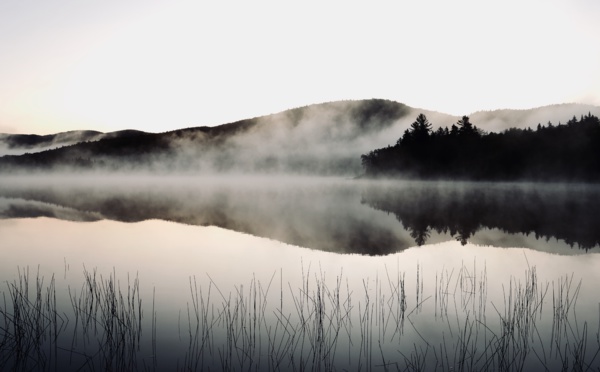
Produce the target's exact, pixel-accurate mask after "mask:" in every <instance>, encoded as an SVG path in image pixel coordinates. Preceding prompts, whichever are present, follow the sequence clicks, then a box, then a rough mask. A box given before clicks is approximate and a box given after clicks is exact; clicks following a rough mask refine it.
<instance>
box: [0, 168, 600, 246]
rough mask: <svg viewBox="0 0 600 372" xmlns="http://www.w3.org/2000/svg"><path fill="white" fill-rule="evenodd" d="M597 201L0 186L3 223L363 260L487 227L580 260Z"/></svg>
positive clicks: (480, 186)
mask: <svg viewBox="0 0 600 372" xmlns="http://www.w3.org/2000/svg"><path fill="white" fill-rule="evenodd" d="M599 196H600V188H598V187H596V186H589V185H587V186H583V185H550V184H486V183H451V182H371V181H352V180H318V179H285V180H278V181H277V182H273V181H272V180H264V179H252V178H241V179H203V178H193V177H188V178H179V179H168V180H160V179H157V178H152V177H149V178H147V179H139V178H135V179H133V178H123V179H118V180H117V179H96V180H90V179H86V180H81V179H74V180H71V181H69V180H66V181H65V180H64V179H61V180H60V181H59V180H39V179H29V180H27V182H26V181H23V180H19V179H13V180H9V181H7V180H2V181H1V182H0V217H1V218H4V219H8V218H34V217H50V218H57V219H63V220H71V221H96V220H101V219H110V220H116V221H122V222H138V221H144V220H150V219H160V220H167V221H173V222H177V223H184V224H190V225H200V226H218V227H222V228H225V229H229V230H234V231H238V232H243V233H248V234H252V235H255V236H260V237H265V238H270V239H275V240H278V241H281V242H284V243H289V244H294V245H299V246H303V247H308V248H312V249H318V250H323V251H329V252H336V253H358V254H367V255H385V254H390V253H393V252H398V251H401V250H404V249H406V248H409V247H413V246H415V245H423V244H427V243H437V242H441V241H447V240H450V239H457V240H459V241H460V242H462V243H463V244H465V243H466V242H467V241H470V240H477V239H476V238H477V233H478V232H481V231H482V230H485V231H486V234H487V235H486V239H488V240H486V242H485V244H492V245H499V246H503V245H501V244H500V243H501V242H502V241H503V239H504V241H505V240H506V236H507V235H511V234H525V235H532V237H531V240H535V247H533V248H534V249H539V250H545V249H546V248H545V246H547V244H546V243H545V240H549V239H551V238H556V239H559V240H563V241H564V242H566V244H564V247H565V248H566V249H567V250H571V249H570V248H568V247H569V246H570V247H571V248H574V247H578V248H582V250H577V251H580V252H581V253H583V252H585V251H586V250H589V249H590V248H593V247H597V246H598V244H599V243H600V219H599V218H597V216H598V215H600V214H599V213H600V198H599ZM382 212H385V213H382ZM490 236H492V238H491V241H489V239H490ZM533 236H535V239H533ZM504 246H526V245H525V244H521V243H519V244H517V245H504ZM559 253H562V252H559ZM565 253H566V252H565Z"/></svg>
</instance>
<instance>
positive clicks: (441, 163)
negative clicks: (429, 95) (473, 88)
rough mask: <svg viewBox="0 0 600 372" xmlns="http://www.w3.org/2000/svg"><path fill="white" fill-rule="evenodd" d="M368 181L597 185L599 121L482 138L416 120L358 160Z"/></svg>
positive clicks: (465, 129)
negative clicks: (388, 178)
mask: <svg viewBox="0 0 600 372" xmlns="http://www.w3.org/2000/svg"><path fill="white" fill-rule="evenodd" d="M361 160H362V165H363V168H364V171H365V175H366V176H368V177H379V176H392V177H405V178H419V179H469V180H520V179H525V180H547V181H551V180H568V181H599V180H600V120H599V119H598V117H596V116H594V115H591V114H590V113H588V114H587V115H582V116H581V117H580V118H579V119H577V117H573V118H572V119H571V120H569V121H568V122H567V123H566V124H561V123H559V124H558V125H553V124H552V123H551V122H548V123H547V124H546V125H542V124H538V126H537V128H536V129H535V130H532V129H531V128H528V129H516V128H511V129H508V130H505V131H503V132H501V133H494V132H491V133H486V132H484V131H483V130H481V129H479V128H477V126H476V125H474V124H473V123H472V122H471V121H470V119H469V117H468V116H463V117H462V118H461V119H460V120H458V122H457V123H456V124H453V125H452V126H451V127H450V128H448V127H444V128H442V127H440V128H438V129H437V130H435V131H434V130H433V125H432V123H430V122H429V120H428V119H427V117H426V116H425V115H424V114H419V115H418V116H417V118H416V120H415V121H414V122H413V123H412V124H411V126H410V128H409V129H407V130H406V131H405V132H404V134H403V136H402V137H400V138H399V139H398V141H397V142H396V144H395V145H393V146H388V147H385V148H380V149H376V150H373V151H370V152H369V153H368V154H364V155H362V156H361Z"/></svg>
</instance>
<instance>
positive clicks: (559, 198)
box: [362, 182, 600, 250]
mask: <svg viewBox="0 0 600 372" xmlns="http://www.w3.org/2000/svg"><path fill="white" fill-rule="evenodd" d="M599 197H600V188H599V187H598V186H595V185H573V184H571V185H569V184H527V183H525V184H521V183H512V184H493V183H452V182H430V183H421V182H414V183H411V182H409V183H404V184H400V185H390V184H387V185H386V186H372V187H369V188H367V189H366V190H365V191H364V192H363V194H362V203H365V204H367V205H369V206H371V207H373V208H375V209H378V210H381V211H385V212H388V213H392V214H394V215H395V216H396V218H397V219H398V221H400V222H401V223H402V226H403V227H404V228H405V229H406V230H408V231H409V233H410V236H411V237H413V238H414V239H415V243H416V244H417V245H423V244H425V243H426V242H427V239H428V237H429V236H430V234H431V232H432V231H435V232H437V233H448V234H450V235H451V236H453V237H454V238H455V239H457V240H458V241H460V242H461V243H462V244H463V245H464V244H466V243H467V240H468V239H469V238H471V237H472V236H473V235H474V234H475V233H476V232H477V231H479V230H480V229H482V228H489V229H499V230H502V231H503V232H505V233H510V234H517V233H521V234H534V235H535V237H536V238H538V239H539V238H542V237H543V238H545V239H546V240H549V239H550V238H556V239H561V240H564V241H565V242H566V243H567V244H568V245H570V246H571V247H574V246H577V247H579V248H582V249H585V250H588V249H590V248H593V247H596V246H597V245H598V244H599V243H600V219H599V218H598V216H599V215H600V198H599Z"/></svg>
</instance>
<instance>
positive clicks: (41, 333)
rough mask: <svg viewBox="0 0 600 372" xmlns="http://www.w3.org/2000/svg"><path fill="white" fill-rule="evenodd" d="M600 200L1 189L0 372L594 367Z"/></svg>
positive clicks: (306, 191)
mask: <svg viewBox="0 0 600 372" xmlns="http://www.w3.org/2000/svg"><path fill="white" fill-rule="evenodd" d="M599 196H600V187H598V186H596V185H583V184H526V183H495V184H492V183H469V182H418V181H368V180H350V179H339V178H309V177H277V178H275V177H249V176H243V177H242V176H240V177H234V176H227V177H225V176H223V177H192V176H170V177H153V176H133V175H131V176H121V177H116V176H102V175H98V176H68V175H65V176H61V177H43V176H30V177H25V176H23V177H5V178H3V179H2V180H0V217H1V219H0V236H2V239H1V241H0V249H1V252H2V260H1V261H0V279H1V282H2V286H1V287H0V292H1V294H2V296H3V298H2V301H3V302H2V305H1V306H0V309H1V311H2V313H1V314H0V352H1V354H0V369H3V370H4V369H8V370H97V369H100V370H102V369H112V370H165V369H167V370H309V369H310V370H344V369H346V370H367V371H370V370H383V371H386V370H440V371H456V370H466V371H482V370H490V371H497V370H508V371H513V370H515V371H516V370H528V371H531V370H551V371H552V370H565V369H566V370H586V369H593V370H597V369H598V368H599V367H600V356H599V355H598V354H599V351H600V341H599V337H600V292H598V291H597V289H596V285H597V283H598V282H599V279H600V270H598V267H600V255H599V254H598V252H600V250H599V242H600V219H599V218H598V217H597V216H598V215H599V212H600V198H599Z"/></svg>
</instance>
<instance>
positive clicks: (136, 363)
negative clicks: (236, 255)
mask: <svg viewBox="0 0 600 372" xmlns="http://www.w3.org/2000/svg"><path fill="white" fill-rule="evenodd" d="M383 272H384V275H383V276H382V277H380V276H379V275H376V276H375V278H362V279H361V280H360V286H356V285H352V284H351V281H352V280H351V279H355V278H349V277H348V276H347V275H346V273H344V272H343V271H341V272H339V273H337V274H335V275H334V276H328V275H330V273H326V272H325V271H324V270H322V268H321V267H318V268H313V267H311V266H310V265H309V266H308V267H305V266H304V263H302V265H301V279H300V280H299V281H298V283H300V284H299V285H292V284H291V283H285V282H284V275H283V272H282V271H279V275H277V274H278V273H277V272H274V273H273V274H272V275H271V276H270V279H268V280H267V281H264V282H261V281H260V280H258V279H257V278H256V276H253V277H252V278H251V279H250V280H249V282H248V283H245V284H240V285H237V286H234V287H233V288H221V287H220V286H219V284H218V283H216V282H215V281H214V280H213V279H212V277H210V276H209V275H206V277H205V278H198V277H195V276H192V277H190V280H189V283H188V287H189V288H188V289H189V300H188V303H187V305H185V304H183V305H184V306H182V307H181V308H180V309H179V310H175V314H178V319H179V320H178V326H177V330H176V331H175V330H173V331H172V332H176V333H177V334H178V340H179V344H178V345H167V344H165V342H166V341H163V339H164V340H166V339H169V340H171V341H170V342H172V339H173V337H166V336H168V335H165V334H161V331H160V330H159V327H158V324H159V323H160V322H161V319H163V318H166V317H169V316H172V315H173V314H159V313H158V311H157V309H156V305H155V301H156V298H155V292H154V291H153V292H152V293H153V294H152V297H153V298H152V301H151V302H150V301H149V302H148V303H146V302H144V301H143V300H142V298H141V296H140V280H139V279H138V277H137V276H136V277H135V278H130V277H129V275H128V276H127V279H126V280H125V281H123V282H121V281H119V280H118V278H117V275H116V272H115V271H114V270H113V272H110V273H109V274H108V275H107V276H103V275H102V274H101V273H98V271H97V270H96V269H94V270H91V271H89V270H87V269H86V268H85V267H84V271H83V282H82V284H81V286H80V287H78V288H71V287H70V286H67V287H66V288H64V287H60V286H57V284H56V279H55V277H54V276H52V277H51V278H50V280H48V281H45V279H44V278H43V277H41V276H40V275H39V270H38V272H37V274H35V275H33V274H30V272H29V269H25V270H22V269H18V271H17V275H16V279H15V280H14V281H12V282H7V283H6V290H5V291H3V292H2V301H3V302H2V305H1V306H0V370H14V371H25V370H27V371H30V370H40V371H58V370H61V371H65V370H66V371H68V370H112V371H134V370H162V369H170V370H185V371H201V370H223V371H239V370H246V371H262V370H269V371H283V370H285V371H288V370H289V371H304V370H315V371H332V370H344V369H346V370H359V371H372V370H383V371H394V370H398V371H525V370H532V369H539V370H548V371H554V370H557V371H558V370H561V371H562V370H598V369H599V368H600V357H599V354H600V305H599V307H598V319H596V318H595V316H594V317H593V319H592V318H589V317H587V318H586V317H584V318H582V319H579V318H578V314H577V307H578V306H577V302H578V298H579V296H580V292H581V287H582V283H581V282H577V281H575V279H574V276H573V275H571V276H567V277H559V278H557V279H555V280H553V281H547V282H540V280H539V278H538V274H537V270H536V268H535V267H530V268H528V269H527V270H526V272H525V273H524V275H523V277H520V278H515V277H512V278H510V280H508V282H506V283H504V284H502V285H501V286H500V289H501V294H500V295H499V296H498V295H494V296H490V290H489V286H490V284H489V281H488V277H487V267H486V265H483V267H478V265H477V262H475V261H474V262H473V263H472V264H469V265H465V264H464V263H463V264H462V265H461V267H459V268H454V269H444V270H442V271H441V272H437V273H435V275H434V277H433V278H431V282H428V281H427V280H426V279H427V277H426V276H425V275H424V272H425V270H424V268H423V267H422V265H420V264H419V265H418V266H417V269H416V271H415V273H414V276H410V275H409V276H408V278H407V273H405V272H401V271H400V270H398V269H396V270H390V269H389V268H388V267H387V266H386V267H385V270H384V271H383ZM65 276H66V274H65ZM409 283H411V284H414V287H413V288H416V291H415V292H413V293H414V296H413V295H410V294H409V291H407V290H406V288H408V285H409ZM277 287H279V288H277ZM494 290H495V289H494ZM61 292H66V293H61ZM410 292H412V291H410ZM494 293H495V292H494ZM57 298H65V299H67V301H63V302H61V301H59V300H57ZM61 304H62V305H61ZM145 313H149V314H150V317H149V319H147V320H146V319H145ZM595 322H597V323H598V324H597V325H596V327H595V328H592V327H593V324H594V323H595ZM592 329H596V331H595V334H593V333H594V331H591V330H592ZM163 332H164V330H163ZM171 336H172V335H171ZM167 347H168V348H169V350H178V351H179V353H178V354H177V355H175V356H173V355H171V354H168V353H166V352H165V350H166V349H167Z"/></svg>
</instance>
